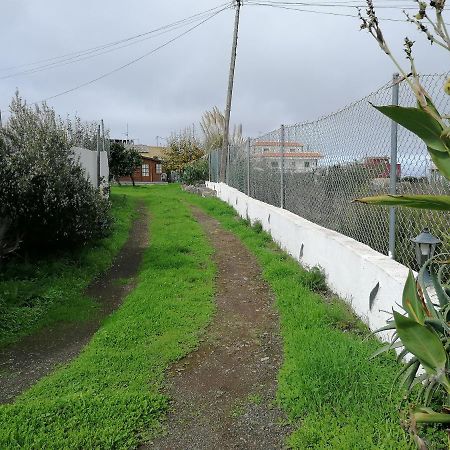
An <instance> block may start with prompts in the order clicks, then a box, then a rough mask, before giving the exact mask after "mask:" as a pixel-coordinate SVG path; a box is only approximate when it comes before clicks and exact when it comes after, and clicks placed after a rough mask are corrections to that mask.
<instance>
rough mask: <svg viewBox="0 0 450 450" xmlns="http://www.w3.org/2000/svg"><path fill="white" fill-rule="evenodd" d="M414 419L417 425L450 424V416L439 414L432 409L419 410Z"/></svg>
mask: <svg viewBox="0 0 450 450" xmlns="http://www.w3.org/2000/svg"><path fill="white" fill-rule="evenodd" d="M413 417H414V419H415V421H416V423H450V414H445V413H437V412H435V411H433V410H432V409H430V408H418V409H417V410H416V411H415V412H413Z"/></svg>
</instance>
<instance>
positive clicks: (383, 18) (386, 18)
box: [247, 1, 407, 23]
mask: <svg viewBox="0 0 450 450" xmlns="http://www.w3.org/2000/svg"><path fill="white" fill-rule="evenodd" d="M247 5H250V6H269V7H271V8H278V9H286V10H290V11H299V12H306V13H312V14H321V15H328V16H339V17H351V18H355V19H358V18H359V16H357V15H355V14H347V13H337V12H332V11H315V10H310V9H304V8H294V7H289V6H282V5H275V4H272V3H262V2H256V1H248V2H247ZM378 19H379V20H380V21H389V22H404V23H406V22H407V20H406V19H393V18H389V17H379V18H378Z"/></svg>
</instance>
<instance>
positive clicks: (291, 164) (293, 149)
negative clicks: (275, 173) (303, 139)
mask: <svg viewBox="0 0 450 450" xmlns="http://www.w3.org/2000/svg"><path fill="white" fill-rule="evenodd" d="M252 147H253V152H252V153H253V157H256V158H260V159H261V162H263V161H264V162H266V163H267V164H268V165H269V167H272V168H274V169H280V168H281V157H282V156H283V159H284V169H285V170H286V171H290V172H296V173H301V172H309V171H311V170H313V169H315V168H316V167H317V165H318V161H319V159H320V158H322V155H321V154H320V153H318V152H311V151H305V149H304V145H303V144H300V143H299V142H285V143H284V152H283V153H282V152H281V145H280V142H278V141H259V142H255V143H254V144H253V146H252Z"/></svg>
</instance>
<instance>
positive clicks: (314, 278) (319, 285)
mask: <svg viewBox="0 0 450 450" xmlns="http://www.w3.org/2000/svg"><path fill="white" fill-rule="evenodd" d="M302 282H303V284H304V285H305V286H307V287H308V288H309V289H311V291H313V292H326V291H327V290H328V286H327V280H326V277H325V272H324V271H323V269H322V268H321V267H319V266H314V267H312V268H311V269H309V270H308V271H306V272H305V273H304V277H303V278H302Z"/></svg>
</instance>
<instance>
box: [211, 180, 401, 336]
mask: <svg viewBox="0 0 450 450" xmlns="http://www.w3.org/2000/svg"><path fill="white" fill-rule="evenodd" d="M207 186H208V187H209V188H211V189H214V190H215V191H216V192H217V196H218V198H220V199H221V200H223V201H225V202H227V203H228V204H229V205H231V206H232V207H233V208H234V209H235V210H236V211H237V212H238V214H239V215H240V216H241V217H243V218H248V219H250V220H251V222H252V223H254V222H255V221H259V222H261V224H262V226H263V228H264V230H265V231H267V232H269V233H270V234H271V236H272V238H273V240H274V241H275V242H277V244H278V245H280V247H281V248H283V249H284V250H285V251H286V252H288V253H289V254H290V255H291V256H293V257H294V258H295V259H296V260H297V261H299V262H300V263H301V264H302V265H304V266H307V267H311V266H315V265H318V266H321V267H322V268H323V270H324V271H325V274H326V277H327V283H328V286H329V287H330V289H331V290H332V291H333V292H335V293H336V294H337V295H339V296H340V297H341V298H342V299H344V300H346V301H347V302H348V303H349V304H350V305H351V307H352V308H353V310H354V311H355V313H356V314H357V315H358V316H359V317H361V319H362V320H364V321H365V322H366V323H367V324H368V325H369V327H370V328H371V329H372V330H375V329H377V328H381V327H383V326H384V325H386V320H387V319H388V318H389V316H388V314H386V313H385V312H383V311H392V308H394V307H395V306H396V305H395V303H396V302H399V303H400V302H401V298H402V292H403V286H404V283H405V281H406V277H407V275H408V268H407V267H405V266H403V265H402V264H400V263H398V262H396V261H394V260H392V259H390V258H389V257H388V256H385V255H383V254H381V253H378V252H377V251H375V250H373V249H371V248H370V247H369V246H367V245H365V244H362V243H360V242H358V241H355V240H354V239H352V238H349V237H347V236H344V235H343V234H340V233H338V232H336V231H332V230H329V229H327V228H324V227H321V226H320V225H316V224H315V223H312V222H310V221H308V220H305V219H303V218H302V217H300V216H297V215H296V214H293V213H291V212H289V211H286V210H284V209H281V208H277V207H275V206H272V205H269V204H267V203H263V202H261V201H259V200H255V199H253V198H251V197H248V196H247V195H245V194H243V193H242V192H240V191H238V190H237V189H234V188H231V187H229V186H227V185H226V184H224V183H212V182H207ZM377 283H379V286H380V287H379V290H378V294H377V296H376V298H375V302H374V305H373V308H372V310H370V308H369V296H370V293H371V291H372V289H373V288H374V287H375V285H376V284H377ZM397 309H398V308H397ZM390 335H391V334H390V333H384V334H381V335H380V337H382V338H385V339H386V338H388V337H389V336H390Z"/></svg>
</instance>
